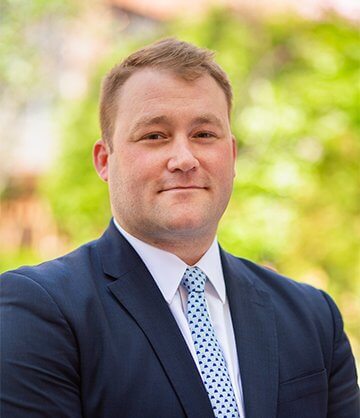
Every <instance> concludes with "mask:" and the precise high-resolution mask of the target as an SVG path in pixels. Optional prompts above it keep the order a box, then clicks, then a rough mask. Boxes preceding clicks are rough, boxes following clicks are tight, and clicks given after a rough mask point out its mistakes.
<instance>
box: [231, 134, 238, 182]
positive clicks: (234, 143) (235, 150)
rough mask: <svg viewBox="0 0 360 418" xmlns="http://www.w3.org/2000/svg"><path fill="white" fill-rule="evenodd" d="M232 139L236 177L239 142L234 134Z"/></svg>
mask: <svg viewBox="0 0 360 418" xmlns="http://www.w3.org/2000/svg"><path fill="white" fill-rule="evenodd" d="M231 140H232V153H233V160H234V177H235V176H236V158H237V142H236V138H235V136H234V135H231Z"/></svg>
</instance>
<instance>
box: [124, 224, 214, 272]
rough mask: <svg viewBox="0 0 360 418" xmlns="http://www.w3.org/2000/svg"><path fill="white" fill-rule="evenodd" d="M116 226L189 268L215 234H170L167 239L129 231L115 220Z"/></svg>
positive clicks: (207, 247)
mask: <svg viewBox="0 0 360 418" xmlns="http://www.w3.org/2000/svg"><path fill="white" fill-rule="evenodd" d="M116 224H117V225H118V226H120V227H121V228H122V229H123V230H124V231H126V232H127V233H128V234H130V235H132V236H133V237H135V238H137V239H139V240H140V241H143V242H145V243H147V244H149V245H152V246H153V247H157V248H159V249H161V250H164V251H167V252H169V253H172V254H174V255H176V256H177V257H179V258H180V259H181V260H182V261H183V262H184V263H186V264H187V265H189V266H193V265H195V264H196V263H197V262H198V261H199V260H200V259H201V257H202V256H203V255H204V254H205V253H206V251H207V250H208V249H209V248H210V246H211V244H212V243H213V241H214V238H215V234H216V231H213V232H212V233H208V234H201V235H200V234H197V235H194V234H191V235H188V234H179V233H171V234H169V235H168V236H167V237H163V236H160V235H159V234H156V235H155V234H154V235H150V234H147V235H145V234H143V233H141V231H133V230H129V228H124V227H123V226H122V225H121V224H120V223H119V222H118V221H117V220H116Z"/></svg>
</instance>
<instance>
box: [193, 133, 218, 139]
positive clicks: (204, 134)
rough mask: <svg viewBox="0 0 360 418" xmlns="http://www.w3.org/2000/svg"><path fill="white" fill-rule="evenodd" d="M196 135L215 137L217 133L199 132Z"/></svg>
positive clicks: (199, 136)
mask: <svg viewBox="0 0 360 418" xmlns="http://www.w3.org/2000/svg"><path fill="white" fill-rule="evenodd" d="M194 136H195V137H196V138H214V137H215V134H214V133H212V132H198V133H196V134H195V135H194Z"/></svg>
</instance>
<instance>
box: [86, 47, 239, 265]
mask: <svg viewBox="0 0 360 418" xmlns="http://www.w3.org/2000/svg"><path fill="white" fill-rule="evenodd" d="M167 42H168V43H170V44H175V45H176V44H181V45H182V46H181V45H180V46H181V48H180V46H179V48H178V49H181V50H183V51H185V50H186V49H188V50H190V51H192V55H193V56H194V58H193V59H192V60H189V59H188V61H187V62H188V67H187V66H186V65H185V64H184V65H182V66H181V63H179V64H178V65H177V66H175V64H174V67H169V62H177V61H178V59H179V56H180V55H181V54H180V55H179V51H173V50H172V49H171V48H168V46H166V47H164V50H163V52H162V54H160V53H159V51H157V52H156V54H155V53H154V54H155V55H156V56H157V57H158V60H159V62H160V64H159V65H158V66H157V65H141V66H140V67H138V68H136V70H134V69H133V68H132V66H131V65H130V63H137V62H142V61H141V58H140V57H141V56H142V55H145V56H149V57H148V58H147V61H146V62H148V61H149V60H150V57H151V56H152V55H153V54H152V53H151V51H152V49H154V50H157V48H162V47H161V43H158V44H154V46H150V47H148V49H144V50H142V51H143V52H142V51H140V52H137V53H135V54H133V55H131V56H130V57H129V58H128V59H127V60H125V61H124V62H127V63H128V64H126V65H124V72H125V74H126V77H125V79H124V78H121V77H120V81H119V80H118V81H117V78H118V75H116V74H117V72H118V71H117V70H112V71H111V72H110V74H109V75H108V76H107V78H106V80H105V87H104V90H103V95H102V104H101V106H102V109H101V111H102V118H103V119H102V123H103V124H104V123H105V122H104V118H105V116H104V114H105V113H106V112H108V117H109V126H108V127H106V126H105V127H104V126H103V132H104V130H105V131H106V129H108V131H107V135H108V137H107V139H106V140H105V138H103V139H101V140H99V141H97V143H96V144H95V147H94V162H95V167H96V170H97V172H98V174H99V175H100V177H101V178H102V179H103V180H105V181H107V182H108V183H109V192H110V201H111V206H112V211H113V215H114V217H115V219H116V220H117V221H118V222H119V223H120V225H121V226H122V227H123V228H124V229H125V230H127V231H128V232H129V233H131V234H132V235H134V236H135V237H137V238H139V239H141V240H143V241H145V242H148V243H150V244H152V245H155V246H158V247H160V248H163V249H166V250H168V251H172V252H174V253H175V254H177V255H179V256H180V257H181V258H182V259H183V260H184V261H186V262H188V264H190V263H191V262H196V261H197V260H198V259H199V258H200V256H201V255H202V254H203V253H204V252H205V251H206V250H207V248H208V247H209V245H210V244H211V242H212V240H213V239H214V236H215V233H216V229H217V225H218V222H219V220H220V218H221V216H222V214H223V212H224V210H225V208H226V206H227V204H228V201H229V198H230V194H231V191H232V184H233V178H234V164H235V157H236V146H235V139H234V138H233V136H232V134H231V129H230V120H229V111H230V105H231V90H230V85H229V84H226V83H228V82H227V79H226V76H225V75H224V73H223V72H222V70H220V67H218V66H217V65H216V64H215V63H213V62H212V61H211V55H210V52H206V51H204V50H200V49H197V48H196V47H195V46H193V45H189V44H185V43H178V42H177V41H172V40H170V41H164V43H165V44H166V43H167ZM144 51H145V52H144ZM149 51H150V52H149ZM196 51H198V55H199V56H201V57H203V58H201V59H200V58H199V59H197V60H196V59H195V58H196V54H195V52H196ZM183 55H184V61H185V62H186V59H185V56H186V54H185V53H184V54H183ZM189 55H191V54H189ZM205 56H207V58H206V60H205ZM174 57H177V58H174ZM204 61H206V62H207V63H208V65H207V67H206V68H212V67H214V68H215V67H216V69H217V72H218V74H223V75H224V80H226V83H225V85H228V89H226V90H225V89H224V88H223V86H222V84H221V83H220V82H219V81H218V79H217V78H215V77H214V76H213V75H212V74H213V73H212V72H210V70H209V71H208V70H204V69H203V64H202V63H203V62H204ZM210 62H212V65H210ZM161 63H167V64H166V65H165V64H164V65H162V64H161ZM195 64H196V65H195ZM121 65H123V64H121ZM127 66H130V68H131V73H130V74H129V73H127V70H126V68H127ZM180 68H182V70H181V71H180ZM187 69H188V72H187V71H186V70H187ZM195 69H197V70H196V71H195ZM129 71H130V70H129ZM214 71H215V70H214ZM184 74H186V76H185V75H184ZM107 84H108V85H109V86H110V85H112V86H113V87H114V86H116V88H115V87H114V88H115V90H114V91H116V94H115V95H113V96H111V100H110V101H108V102H107V103H108V108H107V109H105V104H104V103H105V102H106V100H107V99H106V97H108V96H107V93H106V92H105V93H104V91H105V90H106V91H107V87H106V86H107ZM120 85H121V88H119V87H120ZM109 89H110V87H109ZM226 92H227V93H226ZM105 99H106V100H105ZM110 102H111V106H110V105H109V103H110ZM105 120H106V118H105ZM105 135H106V134H105ZM110 141H111V148H110Z"/></svg>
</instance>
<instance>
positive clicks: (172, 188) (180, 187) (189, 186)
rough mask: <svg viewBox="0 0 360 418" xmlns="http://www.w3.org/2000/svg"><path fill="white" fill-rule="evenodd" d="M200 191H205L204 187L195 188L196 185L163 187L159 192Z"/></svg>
mask: <svg viewBox="0 0 360 418" xmlns="http://www.w3.org/2000/svg"><path fill="white" fill-rule="evenodd" d="M196 189H197V190H202V189H206V187H202V186H196V185H188V186H170V187H165V188H164V189H162V190H161V192H168V191H171V190H196Z"/></svg>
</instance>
